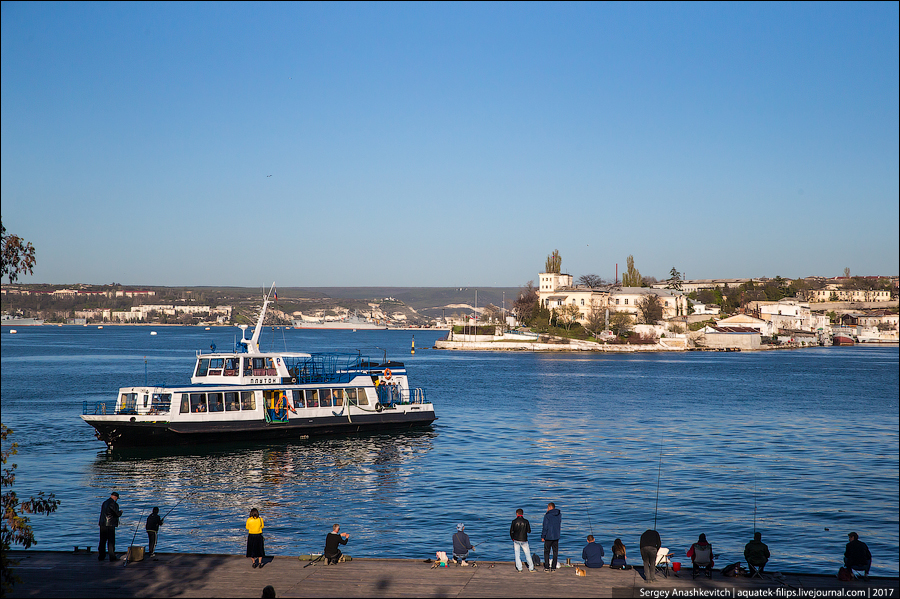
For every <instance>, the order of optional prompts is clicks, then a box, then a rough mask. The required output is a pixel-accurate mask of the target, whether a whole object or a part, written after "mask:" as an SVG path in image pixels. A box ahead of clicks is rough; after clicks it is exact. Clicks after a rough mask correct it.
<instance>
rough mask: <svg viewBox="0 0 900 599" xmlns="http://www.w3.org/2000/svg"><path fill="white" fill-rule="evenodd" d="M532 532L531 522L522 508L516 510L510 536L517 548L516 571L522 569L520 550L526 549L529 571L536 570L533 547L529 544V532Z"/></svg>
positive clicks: (510, 526) (510, 527)
mask: <svg viewBox="0 0 900 599" xmlns="http://www.w3.org/2000/svg"><path fill="white" fill-rule="evenodd" d="M530 532H531V523H530V522H528V520H526V519H525V512H524V511H523V510H522V508H519V509H517V510H516V519H515V520H513V521H512V524H510V525H509V538H510V539H512V541H513V547H515V549H516V571H518V572H521V571H522V559H521V558H520V557H519V550H520V549H521V550H523V551H525V560H526V561H527V562H528V571H529V572H534V562H533V561H532V559H531V548H530V547H529V546H528V533H530Z"/></svg>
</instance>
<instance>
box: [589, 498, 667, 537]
mask: <svg viewBox="0 0 900 599" xmlns="http://www.w3.org/2000/svg"><path fill="white" fill-rule="evenodd" d="M658 493H659V488H658V487H657V497H659V495H658ZM584 511H586V512H587V516H588V525H589V526H590V527H591V536H594V524H593V523H592V522H591V510H590V508H587V507H585V508H584ZM654 528H655V527H654Z"/></svg>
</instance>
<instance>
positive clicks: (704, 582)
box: [4, 546, 897, 598]
mask: <svg viewBox="0 0 900 599" xmlns="http://www.w3.org/2000/svg"><path fill="white" fill-rule="evenodd" d="M509 553H510V554H511V553H512V547H511V546H510V549H509ZM96 555H97V554H96V552H95V553H93V554H86V553H81V554H73V553H64V552H53V551H34V550H28V551H10V552H9V557H10V558H12V559H14V560H16V561H18V565H15V566H13V571H14V574H16V575H18V576H19V577H20V578H21V582H19V583H17V584H16V585H15V586H14V587H13V590H12V592H10V593H4V597H7V596H8V597H10V598H13V597H91V598H105V597H259V596H260V595H262V590H263V588H264V587H265V586H267V585H271V586H272V587H273V588H274V589H275V596H277V597H328V598H331V597H578V598H584V597H673V596H680V597H802V596H807V597H815V596H820V597H824V596H828V597H897V577H896V576H892V577H885V578H876V577H871V578H870V580H868V581H862V580H854V581H849V582H841V581H839V580H838V579H837V578H836V577H835V576H834V575H831V576H823V575H804V574H790V573H771V574H770V573H769V572H768V571H767V572H766V574H765V575H764V578H743V577H739V578H728V577H725V576H722V574H721V573H720V572H719V571H718V570H717V571H716V572H714V573H713V575H712V578H711V579H710V578H705V577H701V578H698V579H696V580H694V579H693V578H692V577H691V573H690V570H689V568H682V570H681V572H680V573H678V574H675V573H674V572H672V571H668V572H665V571H660V572H658V573H657V574H656V580H657V582H656V583H655V584H648V583H647V582H646V581H645V580H644V578H643V568H642V567H641V566H640V562H639V561H638V562H637V564H635V567H634V569H632V570H611V569H609V568H596V569H595V568H588V569H587V570H586V572H585V574H586V575H585V576H576V573H575V568H574V567H563V568H560V570H559V571H557V572H554V573H553V574H547V573H545V572H541V571H538V572H535V573H533V574H530V573H528V572H525V573H522V574H519V573H518V572H516V566H515V564H513V563H512V562H479V563H478V567H477V568H472V567H465V568H463V567H457V566H451V567H449V568H432V567H431V566H432V564H430V563H423V561H422V560H412V559H406V560H402V559H354V560H352V561H349V562H346V563H342V564H336V565H333V566H325V565H322V563H321V562H318V563H316V564H314V565H312V567H308V566H309V565H310V564H311V562H307V561H301V560H298V559H297V557H296V556H293V557H292V556H281V555H279V556H274V557H272V556H270V557H266V558H264V560H263V567H262V568H258V569H257V568H251V567H250V560H248V559H247V558H244V557H241V556H237V555H204V554H192V553H161V554H158V557H156V558H155V559H149V558H145V559H144V560H142V561H139V562H133V563H130V564H128V566H127V567H125V566H124V564H123V562H122V561H121V560H120V561H118V562H112V563H111V562H99V561H97V557H96ZM432 557H434V556H433V555H432ZM630 561H632V562H633V561H634V560H633V559H632V560H630ZM770 565H771V564H770ZM817 590H818V591H819V594H816V593H815V591H817ZM803 591H805V593H803Z"/></svg>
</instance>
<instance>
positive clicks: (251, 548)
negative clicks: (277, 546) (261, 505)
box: [247, 508, 266, 568]
mask: <svg viewBox="0 0 900 599" xmlns="http://www.w3.org/2000/svg"><path fill="white" fill-rule="evenodd" d="M262 530H263V519H262V518H260V517H259V510H257V509H256V508H253V509H252V510H250V517H249V518H247V532H248V533H249V534H248V535H247V557H252V558H253V567H254V568H260V567H262V559H263V558H264V557H266V550H265V548H264V547H263V536H262Z"/></svg>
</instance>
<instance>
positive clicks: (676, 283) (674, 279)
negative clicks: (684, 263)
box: [666, 266, 684, 291]
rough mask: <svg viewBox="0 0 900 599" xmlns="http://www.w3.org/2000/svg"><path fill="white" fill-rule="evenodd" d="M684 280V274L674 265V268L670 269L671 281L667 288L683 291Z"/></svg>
mask: <svg viewBox="0 0 900 599" xmlns="http://www.w3.org/2000/svg"><path fill="white" fill-rule="evenodd" d="M682 281H684V275H682V274H681V273H680V272H678V269H676V268H675V267H674V266H673V267H672V270H670V271H669V281H668V285H666V289H677V290H679V291H681V283H682Z"/></svg>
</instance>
